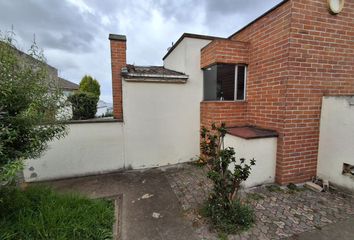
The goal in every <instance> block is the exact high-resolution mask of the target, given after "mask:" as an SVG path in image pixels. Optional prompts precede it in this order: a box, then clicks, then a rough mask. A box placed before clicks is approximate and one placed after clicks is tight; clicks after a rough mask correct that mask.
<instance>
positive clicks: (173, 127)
mask: <svg viewBox="0 0 354 240" xmlns="http://www.w3.org/2000/svg"><path fill="white" fill-rule="evenodd" d="M209 42H210V41H209V40H200V39H192V38H184V40H183V41H182V42H181V43H180V44H179V45H178V46H177V47H176V48H175V49H174V51H173V52H172V53H171V54H170V55H169V56H168V57H167V58H166V59H165V61H164V66H165V67H166V68H169V69H172V70H175V71H179V72H183V73H185V74H187V75H189V79H188V80H187V83H185V84H176V83H143V82H127V81H123V114H124V123H125V126H124V135H125V153H126V155H125V156H126V164H127V165H131V166H132V167H133V168H146V167H155V166H163V165H168V164H176V163H180V162H186V161H190V159H191V158H194V157H196V156H197V155H198V154H199V125H200V111H199V106H200V105H199V104H200V102H201V100H202V94H203V88H202V86H203V85H202V84H203V72H202V71H201V70H200V65H199V63H200V49H201V48H202V47H204V46H205V45H206V44H208V43H209Z"/></svg>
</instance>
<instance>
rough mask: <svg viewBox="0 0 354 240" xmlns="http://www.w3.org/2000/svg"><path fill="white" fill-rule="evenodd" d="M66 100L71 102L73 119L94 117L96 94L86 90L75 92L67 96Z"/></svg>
mask: <svg viewBox="0 0 354 240" xmlns="http://www.w3.org/2000/svg"><path fill="white" fill-rule="evenodd" d="M68 100H69V101H70V102H71V106H72V110H73V119H74V120H84V119H90V118H94V117H95V114H96V112H97V101H98V98H97V96H95V95H93V94H91V93H86V92H76V93H74V94H73V95H71V96H69V98H68Z"/></svg>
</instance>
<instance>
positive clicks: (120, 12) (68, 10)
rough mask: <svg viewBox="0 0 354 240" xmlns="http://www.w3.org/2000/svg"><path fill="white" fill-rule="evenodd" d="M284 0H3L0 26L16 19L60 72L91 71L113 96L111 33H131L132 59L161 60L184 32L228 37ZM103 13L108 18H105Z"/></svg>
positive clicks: (73, 77)
mask: <svg viewBox="0 0 354 240" xmlns="http://www.w3.org/2000/svg"><path fill="white" fill-rule="evenodd" d="M280 1H281V0H266V1H265V0H205V1H196V0H134V1H128V0H101V1H99V0H84V1H83V2H84V3H85V4H86V5H88V6H89V8H90V9H92V10H93V11H82V9H81V10H80V9H79V8H78V7H77V6H75V5H74V4H71V3H69V2H68V1H66V0H0V30H8V29H10V28H11V25H12V24H13V25H14V26H15V32H16V34H17V37H18V38H19V40H21V42H23V43H24V44H25V45H26V47H24V48H23V49H28V47H29V45H30V42H31V41H32V39H33V34H34V33H35V34H36V40H37V42H38V44H39V46H40V47H41V48H43V49H44V53H45V55H46V57H47V59H48V63H49V64H51V65H53V66H54V67H56V68H58V69H59V72H60V74H61V76H63V77H65V78H67V79H68V80H70V81H74V82H79V81H80V79H81V77H82V76H83V75H84V74H90V75H92V76H94V77H95V78H97V79H98V80H99V81H100V83H101V92H102V98H103V99H104V100H106V101H109V102H111V101H112V100H111V88H112V87H111V72H110V49H109V41H108V39H107V38H108V34H109V33H120V34H126V35H127V38H128V43H127V44H128V52H127V53H128V55H127V57H128V62H130V63H136V64H146V65H151V64H162V61H161V59H162V57H163V55H164V54H165V53H166V48H167V47H169V46H170V45H171V42H172V41H176V40H177V39H178V38H179V37H180V35H181V34H182V33H183V32H192V33H199V34H209V35H218V36H224V37H227V36H229V35H230V34H232V33H233V32H235V31H236V30H237V29H238V28H240V27H242V26H243V25H245V24H246V23H247V22H249V21H251V20H253V19H254V18H255V17H257V16H259V15H260V14H262V13H263V12H264V11H266V10H267V9H269V8H271V7H272V6H274V5H275V4H276V3H278V2H280ZM102 19H106V20H107V19H109V21H105V24H103V23H102Z"/></svg>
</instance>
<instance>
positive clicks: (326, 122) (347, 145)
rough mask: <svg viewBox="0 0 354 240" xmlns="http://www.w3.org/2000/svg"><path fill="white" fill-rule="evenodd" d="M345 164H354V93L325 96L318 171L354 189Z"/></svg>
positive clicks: (353, 179) (320, 174)
mask: <svg viewBox="0 0 354 240" xmlns="http://www.w3.org/2000/svg"><path fill="white" fill-rule="evenodd" d="M343 163H347V164H351V165H354V96H352V97H348V96H347V97H339V96H338V97H323V99H322V112H321V125H320V142H319V151H318V166H317V174H318V176H319V177H321V178H324V179H328V180H329V181H330V182H332V183H335V184H337V185H339V186H342V187H345V188H347V189H350V190H353V191H354V178H353V177H350V176H345V175H342V169H343Z"/></svg>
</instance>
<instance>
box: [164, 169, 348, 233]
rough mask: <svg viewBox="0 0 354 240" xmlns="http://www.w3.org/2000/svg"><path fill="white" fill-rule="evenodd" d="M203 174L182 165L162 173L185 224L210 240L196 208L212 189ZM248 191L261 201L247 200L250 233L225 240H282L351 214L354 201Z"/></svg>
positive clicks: (335, 196) (334, 196)
mask: <svg viewBox="0 0 354 240" xmlns="http://www.w3.org/2000/svg"><path fill="white" fill-rule="evenodd" d="M206 173H207V170H206V169H203V168H200V167H195V166H193V165H190V164H185V165H184V166H183V168H181V169H177V170H175V171H172V172H171V171H166V173H165V175H166V177H167V179H168V181H169V183H170V185H171V187H172V190H173V191H174V192H175V194H176V196H177V198H178V200H179V201H180V203H181V205H182V207H183V208H184V209H186V210H188V212H189V213H188V214H186V217H185V218H186V221H190V223H191V225H193V226H194V230H195V232H196V234H197V235H198V236H199V238H200V239H206V240H209V239H210V240H211V239H218V237H217V234H216V233H215V231H213V230H212V229H211V227H210V226H209V225H208V222H207V221H206V220H203V219H199V218H198V209H199V208H200V206H201V204H202V203H203V202H204V201H205V200H206V199H207V198H208V195H209V193H210V191H211V190H212V186H213V185H212V182H211V181H210V180H209V179H208V178H207V177H206ZM176 186H177V187H176ZM249 192H250V193H257V195H260V196H262V198H263V199H259V200H252V199H251V200H249V204H250V205H251V206H252V207H253V208H254V211H255V215H256V219H257V220H256V223H255V225H254V226H253V227H252V228H251V229H250V230H248V231H246V232H242V233H240V234H238V235H231V236H229V239H237V240H239V239H282V238H286V237H290V236H292V235H294V234H300V233H302V232H306V231H310V230H313V229H316V227H324V226H326V225H329V224H334V223H336V222H338V221H340V220H343V219H347V218H349V217H353V215H354V199H353V198H351V197H348V196H345V195H343V194H340V193H336V192H321V193H319V192H314V191H311V190H307V189H301V190H300V191H297V192H293V193H288V192H287V190H283V191H279V192H270V191H269V190H268V189H267V188H265V187H262V186H261V187H257V188H254V189H252V190H249ZM196 218H198V221H197V224H195V219H196Z"/></svg>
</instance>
